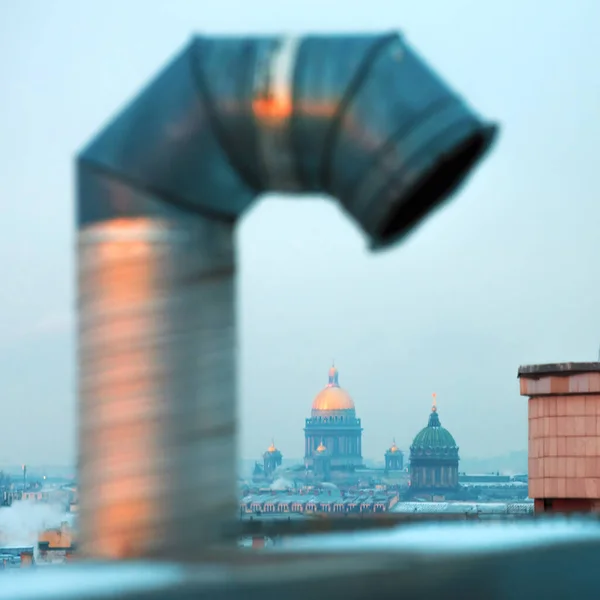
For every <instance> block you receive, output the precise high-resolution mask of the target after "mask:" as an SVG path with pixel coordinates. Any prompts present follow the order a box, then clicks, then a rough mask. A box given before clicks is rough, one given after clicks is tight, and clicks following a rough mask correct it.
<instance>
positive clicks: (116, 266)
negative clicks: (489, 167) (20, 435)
mask: <svg viewBox="0 0 600 600" xmlns="http://www.w3.org/2000/svg"><path fill="white" fill-rule="evenodd" d="M494 131H495V128H494V127H492V126H488V125H486V124H484V123H483V122H482V121H481V120H480V119H479V118H478V117H477V116H476V115H474V113H473V112H472V111H471V110H470V109H469V108H468V107H467V106H466V105H465V103H464V102H463V101H462V100H461V99H460V98H459V97H458V96H456V95H455V94H454V93H453V92H452V91H450V90H449V88H448V87H447V86H446V85H445V84H444V83H443V82H441V81H440V80H439V79H438V78H437V76H436V75H435V74H434V73H433V72H432V71H431V70H429V69H428V68H427V67H426V66H425V65H424V64H423V63H422V61H421V60H420V59H419V58H418V57H417V56H416V55H415V53H414V52H413V51H412V50H411V49H410V48H409V47H408V46H407V44H406V43H405V42H404V41H403V40H402V39H401V38H400V37H399V36H398V35H396V34H390V35H362V36H361V35H359V36H308V37H305V38H302V39H300V40H288V39H284V38H278V37H273V36H270V37H259V38H227V37H219V38H204V37H201V38H196V39H194V40H192V42H191V43H190V44H189V45H188V46H187V47H186V48H185V49H184V50H183V52H182V53H181V54H180V55H179V56H178V57H177V58H176V59H175V60H174V61H173V62H172V63H171V64H170V65H168V66H167V67H166V68H165V69H164V70H163V72H162V73H160V74H159V76H158V77H157V78H156V79H155V80H154V81H153V82H152V83H151V84H150V85H149V86H148V87H147V88H146V89H145V90H144V91H143V92H142V93H141V94H140V95H139V96H138V98H137V99H135V100H134V101H133V102H132V104H131V105H130V106H129V107H127V108H126V109H125V110H124V111H123V112H122V113H121V114H120V115H119V116H118V117H117V118H116V119H115V120H114V121H113V122H112V123H111V124H109V125H108V126H107V127H106V128H105V129H104V130H103V131H102V132H101V133H100V134H99V135H98V136H97V137H96V138H95V139H94V140H93V141H92V143H91V144H90V145H89V146H88V147H87V148H86V149H85V150H84V151H83V152H82V153H81V154H80V156H79V159H78V186H79V191H78V203H77V209H78V219H77V220H78V226H79V231H80V234H79V272H78V289H79V313H80V325H79V347H80V353H79V377H80V390H79V393H80V434H79V436H80V437H79V440H80V465H79V470H80V487H81V490H80V496H81V509H80V510H81V513H80V514H81V517H80V529H81V531H80V547H81V549H82V551H83V552H85V553H86V554H87V555H91V556H97V557H111V558H119V557H161V558H165V559H174V558H179V557H180V556H186V557H188V558H189V557H190V556H193V555H197V554H198V553H199V552H200V550H206V549H207V548H210V547H211V546H212V545H213V544H215V543H217V542H218V540H219V539H220V537H221V535H222V529H223V526H224V524H225V521H226V520H227V515H229V516H230V517H231V519H232V520H233V519H234V518H235V514H236V505H237V502H236V498H235V490H236V477H235V469H234V459H233V457H234V453H235V448H236V437H235V402H234V389H235V362H234V355H235V352H234V339H235V335H234V329H233V315H234V289H233V272H234V262H235V259H234V252H233V243H232V235H233V225H234V223H235V220H236V219H237V218H238V217H239V216H240V215H241V214H242V213H243V211H244V210H245V209H246V208H247V207H248V206H249V205H250V203H251V202H252V201H253V200H254V199H255V198H256V197H257V195H259V194H260V193H262V192H264V191H269V190H270V191H303V192H317V191H319V192H325V193H329V194H331V195H334V196H335V197H336V198H337V199H338V200H339V201H340V202H341V204H342V206H343V207H344V209H345V210H346V211H347V212H348V213H349V214H350V215H351V216H352V217H353V218H354V219H355V220H356V221H357V222H358V224H359V225H360V227H361V228H362V230H363V231H364V232H365V234H366V235H367V236H368V238H369V239H370V241H371V243H372V245H373V246H376V247H377V246H384V245H388V244H391V243H392V242H394V241H396V240H397V239H398V238H399V236H401V235H402V234H404V233H406V232H407V231H408V230H409V229H410V228H411V227H412V226H414V225H415V224H416V223H417V222H418V221H419V220H420V219H421V218H422V217H423V216H424V215H426V214H427V213H428V212H429V211H430V210H431V209H432V208H433V207H434V206H436V205H438V204H439V203H440V202H442V201H443V200H444V199H446V198H447V197H448V196H449V194H450V193H451V192H452V191H453V190H454V189H455V188H456V186H457V185H458V184H459V183H460V182H461V181H462V180H463V179H464V178H465V177H466V176H467V175H468V174H469V173H470V171H471V170H472V168H473V166H474V165H475V163H476V162H477V161H478V160H479V159H480V158H481V156H482V155H483V154H484V153H485V151H486V150H487V148H488V147H489V145H490V143H491V141H492V139H493V137H494ZM275 251H276V250H275Z"/></svg>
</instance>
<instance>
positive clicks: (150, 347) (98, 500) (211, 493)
mask: <svg viewBox="0 0 600 600" xmlns="http://www.w3.org/2000/svg"><path fill="white" fill-rule="evenodd" d="M163 212H164V211H163ZM78 243H79V264H78V285H79V315H80V320H79V328H78V332H79V369H80V389H79V397H80V421H79V422H80V426H79V449H80V456H79V473H80V478H81V481H80V488H81V496H80V511H81V518H80V527H81V530H80V546H81V550H82V553H83V554H85V555H86V556H94V557H101V558H128V557H159V558H167V559H179V558H190V557H193V556H194V554H196V555H197V554H199V552H200V551H201V550H202V548H203V547H206V546H207V545H210V544H213V543H215V542H218V540H219V538H220V537H221V536H222V527H223V525H224V523H225V522H227V521H230V519H231V515H233V514H235V506H236V505H237V500H236V490H235V470H236V469H235V459H236V448H235V393H234V392H235V389H234V387H235V360H234V359H235V354H234V267H235V257H234V247H233V226H232V224H230V223H223V222H218V221H212V220H206V219H203V218H201V217H199V216H196V215H193V214H188V213H182V212H180V213H178V212H177V211H175V210H171V211H170V212H164V214H163V215H160V216H153V217H131V218H117V219H112V220H108V221H104V222H101V223H98V224H95V225H90V226H87V227H84V228H82V229H81V230H80V232H79V240H78Z"/></svg>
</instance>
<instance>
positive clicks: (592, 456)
mask: <svg viewBox="0 0 600 600" xmlns="http://www.w3.org/2000/svg"><path fill="white" fill-rule="evenodd" d="M519 379H520V384H521V395H522V396H528V398H529V400H528V404H529V465H528V466H529V469H528V471H529V497H530V498H533V499H534V501H535V512H536V513H541V512H589V511H593V512H597V511H600V363H598V362H593V363H554V364H546V365H528V366H522V367H520V368H519Z"/></svg>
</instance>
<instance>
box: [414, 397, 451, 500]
mask: <svg viewBox="0 0 600 600" xmlns="http://www.w3.org/2000/svg"><path fill="white" fill-rule="evenodd" d="M458 461H459V457H458V446H457V445H456V442H455V441H454V438H453V437H452V434H451V433H450V432H449V431H448V430H447V429H444V428H443V427H442V425H441V423H440V417H439V415H438V411H437V406H436V401H435V396H434V400H433V406H432V407H431V414H430V415H429V421H428V423H427V427H424V428H423V429H421V431H420V432H419V433H418V434H417V435H416V437H415V439H414V440H413V443H412V445H411V447H410V485H411V493H414V492H419V491H425V492H427V493H430V494H433V493H439V492H443V491H452V490H456V489H457V488H458Z"/></svg>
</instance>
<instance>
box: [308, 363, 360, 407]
mask: <svg viewBox="0 0 600 600" xmlns="http://www.w3.org/2000/svg"><path fill="white" fill-rule="evenodd" d="M312 409H313V411H335V410H354V409H355V407H354V401H353V400H352V398H351V397H350V394H348V392H346V391H345V390H343V389H342V388H341V387H340V384H339V382H338V370H337V369H336V368H335V367H331V369H329V383H328V384H327V386H326V387H325V388H324V389H322V390H321V391H320V392H319V393H318V394H317V396H316V397H315V399H314V400H313V403H312Z"/></svg>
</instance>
